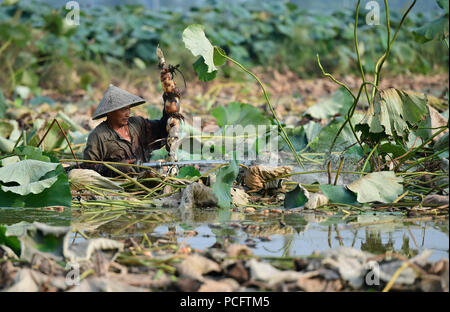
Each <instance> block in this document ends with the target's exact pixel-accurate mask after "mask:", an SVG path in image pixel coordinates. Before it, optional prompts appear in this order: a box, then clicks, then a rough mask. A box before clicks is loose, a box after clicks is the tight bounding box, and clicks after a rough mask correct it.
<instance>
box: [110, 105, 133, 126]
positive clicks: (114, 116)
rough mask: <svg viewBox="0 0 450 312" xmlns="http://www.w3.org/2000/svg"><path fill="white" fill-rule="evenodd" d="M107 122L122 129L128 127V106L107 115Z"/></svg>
mask: <svg viewBox="0 0 450 312" xmlns="http://www.w3.org/2000/svg"><path fill="white" fill-rule="evenodd" d="M107 116H108V120H109V121H110V122H111V123H112V124H113V125H115V126H118V127H123V126H126V125H128V118H130V106H127V107H124V108H121V109H118V110H115V111H113V112H111V113H108V115H107Z"/></svg>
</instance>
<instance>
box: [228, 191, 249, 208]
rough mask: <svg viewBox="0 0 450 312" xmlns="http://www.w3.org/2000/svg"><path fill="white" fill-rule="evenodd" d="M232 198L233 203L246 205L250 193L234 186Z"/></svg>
mask: <svg viewBox="0 0 450 312" xmlns="http://www.w3.org/2000/svg"><path fill="white" fill-rule="evenodd" d="M230 193H231V198H232V199H233V204H235V205H236V206H245V205H247V204H248V198H249V196H248V194H247V193H246V192H245V191H244V190H242V189H239V188H236V187H233V188H232V189H231V190H230Z"/></svg>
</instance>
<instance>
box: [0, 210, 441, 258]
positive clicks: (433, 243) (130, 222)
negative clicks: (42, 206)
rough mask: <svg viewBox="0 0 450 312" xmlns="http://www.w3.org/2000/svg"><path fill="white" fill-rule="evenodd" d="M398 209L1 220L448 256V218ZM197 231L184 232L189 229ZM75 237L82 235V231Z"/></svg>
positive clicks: (290, 247)
mask: <svg viewBox="0 0 450 312" xmlns="http://www.w3.org/2000/svg"><path fill="white" fill-rule="evenodd" d="M398 218H401V216H397V215H394V216H392V215H383V214H379V215H375V216H374V215H373V214H371V215H359V216H354V217H343V216H326V215H316V214H313V213H292V214H284V215H283V214H278V215H276V214H275V215H269V216H267V215H264V214H258V213H255V214H244V213H240V212H229V211H218V210H216V209H206V210H200V209H194V213H193V215H192V218H191V219H190V220H183V219H182V218H181V215H180V213H179V212H178V211H177V210H176V209H159V208H158V209H134V210H129V209H124V208H120V207H117V208H108V209H100V208H99V209H97V210H95V209H91V210H84V211H80V210H75V211H71V210H70V209H66V210H64V211H63V212H56V211H46V210H39V209H26V210H25V209H23V210H17V209H0V225H1V224H3V225H11V224H15V223H18V222H21V221H25V222H30V223H32V222H34V221H39V222H43V223H47V224H50V225H66V226H67V225H71V226H72V229H73V231H74V233H77V232H78V233H80V234H81V233H82V234H83V236H84V237H90V238H93V237H108V238H115V239H125V238H128V237H136V238H139V237H143V235H144V234H146V235H148V237H152V239H153V240H156V239H158V238H161V237H166V238H167V237H169V234H170V235H171V236H170V240H171V241H173V242H178V243H179V244H185V245H190V246H191V247H192V248H197V249H201V250H203V249H206V248H209V247H211V246H212V245H214V244H215V243H221V244H225V243H234V242H236V243H241V244H247V245H248V246H249V247H250V248H251V249H252V250H253V252H254V253H255V254H256V255H262V256H277V257H278V256H306V255H310V254H311V253H312V252H314V251H322V250H326V249H329V248H335V247H339V246H349V247H355V248H358V249H361V250H364V251H368V252H371V253H374V254H383V253H386V252H395V253H398V254H402V255H404V256H407V257H412V256H414V255H416V254H418V253H419V252H421V251H422V250H423V249H431V250H433V251H434V253H433V255H432V259H431V260H438V259H441V258H448V257H449V247H448V245H449V238H448V233H449V224H448V218H447V219H445V220H444V221H439V222H438V221H426V222H425V221H416V222H407V221H402V222H398ZM391 219H395V220H396V222H391V223H387V224H371V225H367V226H355V224H354V223H352V222H358V224H361V223H364V222H367V221H371V220H391ZM192 230H195V231H196V233H197V234H196V235H194V236H188V237H186V235H184V233H185V232H187V231H192ZM74 239H77V240H79V239H83V238H82V236H81V235H77V236H75V234H74Z"/></svg>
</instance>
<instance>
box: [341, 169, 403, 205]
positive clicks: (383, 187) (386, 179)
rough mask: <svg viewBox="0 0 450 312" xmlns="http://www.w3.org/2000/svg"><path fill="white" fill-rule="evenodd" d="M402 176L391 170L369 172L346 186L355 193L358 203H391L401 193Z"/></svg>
mask: <svg viewBox="0 0 450 312" xmlns="http://www.w3.org/2000/svg"><path fill="white" fill-rule="evenodd" d="M401 182H403V178H401V177H396V176H395V173H394V172H393V171H381V172H373V173H370V174H368V175H366V176H364V177H362V178H361V179H358V180H356V181H355V182H353V183H351V184H349V185H348V186H347V188H348V189H349V190H351V191H352V192H354V193H356V194H357V196H358V197H357V200H358V202H360V203H370V202H382V203H392V202H393V201H394V200H396V199H397V198H398V197H399V196H400V195H401V194H402V193H403V185H401V184H400V183H401Z"/></svg>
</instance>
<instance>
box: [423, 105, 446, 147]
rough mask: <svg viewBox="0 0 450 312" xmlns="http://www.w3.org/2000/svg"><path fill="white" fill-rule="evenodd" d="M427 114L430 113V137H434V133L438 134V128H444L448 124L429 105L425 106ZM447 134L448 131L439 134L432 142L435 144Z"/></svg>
mask: <svg viewBox="0 0 450 312" xmlns="http://www.w3.org/2000/svg"><path fill="white" fill-rule="evenodd" d="M427 108H428V112H429V113H430V122H431V128H432V130H431V135H434V134H435V133H436V132H438V131H439V130H440V129H439V128H440V127H445V126H446V125H447V123H448V120H447V119H446V118H445V117H444V116H442V115H441V114H440V113H439V112H438V111H437V110H436V109H434V108H433V107H432V106H431V105H427ZM447 132H448V129H447V130H445V131H444V132H442V133H440V134H439V135H437V136H436V137H434V138H433V141H434V142H436V141H438V140H439V139H440V138H442V137H443V136H444V135H445V134H446V133H447Z"/></svg>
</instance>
